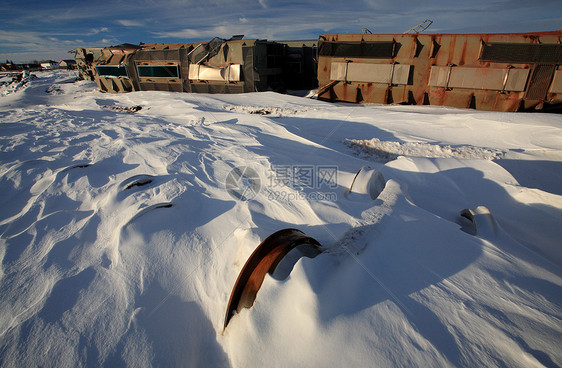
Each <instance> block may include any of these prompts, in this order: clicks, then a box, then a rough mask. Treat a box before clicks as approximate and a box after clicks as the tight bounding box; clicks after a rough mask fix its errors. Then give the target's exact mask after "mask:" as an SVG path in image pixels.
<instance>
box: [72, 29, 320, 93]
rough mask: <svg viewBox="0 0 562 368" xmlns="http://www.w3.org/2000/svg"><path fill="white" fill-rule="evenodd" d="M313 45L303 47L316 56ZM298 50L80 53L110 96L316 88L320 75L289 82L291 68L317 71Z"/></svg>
mask: <svg viewBox="0 0 562 368" xmlns="http://www.w3.org/2000/svg"><path fill="white" fill-rule="evenodd" d="M313 47H315V42H313V43H310V42H306V41H305V42H304V43H303V44H302V45H301V46H300V48H301V49H302V50H305V49H306V50H307V52H308V54H311V55H312V54H313V51H308V49H309V48H310V49H311V50H312V48H313ZM298 50H299V47H297V46H296V45H293V44H292V45H289V44H286V43H281V42H271V41H266V40H243V39H242V38H241V37H234V38H232V39H230V40H224V39H220V38H214V39H213V40H211V41H210V42H203V43H183V44H140V45H129V44H126V45H120V46H114V47H105V48H103V49H102V50H101V54H102V55H101V56H99V55H98V56H97V57H96V55H88V53H87V50H84V51H80V52H75V54H76V55H77V57H78V56H80V57H81V58H82V59H84V60H89V61H86V62H84V63H82V64H83V65H85V68H86V70H87V71H86V72H85V73H84V74H85V75H89V74H91V75H92V76H93V80H95V81H96V83H97V84H98V86H99V88H100V89H101V90H102V91H105V92H113V93H119V92H132V91H152V90H156V91H173V92H199V93H243V92H255V91H266V90H274V91H284V90H285V89H301V88H304V89H305V88H308V89H311V88H314V87H315V83H316V75H315V74H314V76H312V77H310V76H308V75H307V76H306V78H304V77H303V78H300V79H298V80H297V81H294V80H292V79H290V78H287V74H289V73H291V70H299V71H301V73H309V72H311V70H312V71H314V72H315V71H316V67H315V66H314V68H312V69H311V68H310V65H309V64H308V63H307V60H304V59H303V58H300V59H299V58H295V57H294V56H295V55H298V54H299V52H298ZM95 51H97V53H98V54H99V50H95ZM302 52H303V53H304V51H302ZM314 52H315V49H314ZM82 53H84V54H85V56H82ZM295 64H298V65H295ZM295 87H296V88H295Z"/></svg>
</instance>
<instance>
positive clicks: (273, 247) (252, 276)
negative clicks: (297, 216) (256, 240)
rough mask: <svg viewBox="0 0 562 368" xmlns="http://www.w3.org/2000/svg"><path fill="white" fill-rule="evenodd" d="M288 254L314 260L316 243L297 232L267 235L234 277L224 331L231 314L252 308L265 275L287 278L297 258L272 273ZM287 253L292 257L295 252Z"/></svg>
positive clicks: (316, 251) (288, 230)
mask: <svg viewBox="0 0 562 368" xmlns="http://www.w3.org/2000/svg"><path fill="white" fill-rule="evenodd" d="M292 250H295V251H298V253H300V254H301V255H302V256H305V257H308V258H314V257H316V256H317V255H318V254H320V253H321V252H322V250H321V245H320V243H318V242H317V241H316V240H315V239H314V238H311V237H309V236H307V235H305V234H304V233H303V232H302V231H300V230H297V229H284V230H280V231H277V232H276V233H274V234H272V235H270V236H269V237H268V238H267V239H265V240H264V241H263V242H262V243H261V244H260V245H259V246H258V247H257V248H256V249H255V250H254V252H253V253H252V255H251V256H250V258H248V260H247V261H246V264H245V265H244V267H242V271H240V274H239V275H238V279H237V280H236V283H235V284H234V288H233V289H232V293H231V294H230V300H229V301H228V306H227V308H226V315H225V317H224V328H226V326H227V325H228V322H229V321H230V319H231V318H232V316H233V315H234V311H236V312H240V310H241V309H242V308H250V307H252V305H254V300H255V299H256V295H257V293H258V290H259V289H260V287H261V284H262V283H263V280H264V278H265V274H266V273H269V274H271V275H273V274H274V273H276V274H277V277H279V276H283V277H286V276H288V273H289V272H290V271H291V270H292V267H293V265H294V263H296V261H298V259H299V258H300V257H298V258H295V257H287V258H292V260H290V261H291V262H289V263H291V264H288V265H287V264H283V267H281V266H280V267H279V268H283V270H281V271H279V270H277V271H278V272H275V271H276V269H277V268H278V266H279V264H280V262H281V261H282V260H283V258H284V257H285V256H286V255H287V254H288V253H289V252H291V251H292ZM291 253H292V254H293V255H294V254H295V252H291ZM283 263H286V262H283Z"/></svg>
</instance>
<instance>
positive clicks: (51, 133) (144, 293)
mask: <svg viewBox="0 0 562 368" xmlns="http://www.w3.org/2000/svg"><path fill="white" fill-rule="evenodd" d="M35 74H36V76H37V78H36V79H33V78H28V79H27V82H26V83H24V84H21V83H16V84H11V83H6V84H4V85H2V86H1V87H0V89H1V91H0V92H1V95H2V96H1V97H0V116H1V119H0V129H1V134H0V147H1V152H2V153H1V156H0V157H1V160H0V191H1V192H2V196H1V197H0V208H1V210H0V234H1V235H0V259H1V260H2V261H1V267H0V294H1V295H2V298H1V300H0V365H1V366H3V367H16V366H43V367H49V366H57V367H76V366H112V367H113V366H135V367H138V366H201V367H220V366H225V367H229V366H232V367H263V366H278V367H288V366H305V367H326V366H346V367H352V366H356V367H372V366H434V367H435V366H466V367H473V366H510V367H542V366H546V367H554V366H560V365H562V351H561V350H560V344H561V343H562V250H561V249H560V247H561V243H560V239H561V238H562V228H561V226H560V224H561V220H562V117H561V116H560V115H552V114H542V113H533V114H527V113H495V112H482V111H474V110H459V109H452V108H446V107H435V106H380V105H350V104H330V103H325V102H321V101H317V100H313V99H309V98H302V97H296V96H288V95H280V94H276V93H272V92H265V93H251V94H241V95H205V94H187V93H186V94H182V93H168V92H135V93H128V94H118V95H117V94H103V93H101V92H99V91H98V90H97V88H96V86H95V84H94V83H93V82H89V81H75V77H76V75H75V74H73V73H72V72H68V71H44V72H37V73H35ZM4 80H7V81H8V82H9V81H11V77H10V78H8V77H5V78H4V79H2V81H4ZM235 168H239V169H238V170H239V171H238V172H243V173H252V175H253V176H252V175H246V176H245V178H244V179H245V181H243V180H240V184H241V185H243V188H241V189H240V191H236V190H232V187H229V185H228V183H227V178H228V177H229V175H230V177H231V178H232V177H234V178H235V180H234V181H232V179H231V182H230V183H231V185H232V183H233V182H234V183H238V181H237V179H236V178H239V175H238V176H236V175H234V176H233V174H231V173H233V172H236V171H232V170H233V169H235ZM361 168H364V169H363V170H362V172H363V174H360V175H358V176H357V179H356V183H355V184H354V187H355V186H356V188H359V189H357V190H356V191H355V192H354V191H353V190H352V192H349V187H350V185H351V183H352V182H353V180H354V178H355V176H356V174H357V172H358V171H359V170H360V169H361ZM369 178H376V182H373V183H370V182H369V180H371V179H369ZM308 179H312V180H311V181H310V182H309V181H308ZM373 180H375V179H373ZM370 186H371V187H373V186H374V187H376V188H375V189H368V188H370ZM241 193H242V194H243V195H242V194H241ZM240 198H242V199H247V200H241V199H240ZM463 209H472V210H473V211H472V213H473V214H475V223H476V231H475V234H474V232H472V234H471V233H470V231H463V230H462V229H465V230H466V225H467V221H468V220H467V219H465V218H463V217H461V216H460V212H461V211H462V210H463ZM488 211H489V212H488ZM283 228H298V229H300V230H302V231H304V232H305V233H306V234H307V235H309V236H312V237H314V238H315V239H317V240H318V241H319V242H320V243H321V244H322V245H323V247H324V248H325V252H324V253H323V254H321V255H319V256H318V257H316V258H314V259H308V258H303V259H301V260H300V261H299V262H298V263H297V264H296V265H295V267H294V269H293V271H292V273H291V274H290V276H289V277H288V278H287V279H286V280H281V281H278V280H275V279H273V278H271V277H269V276H266V279H265V280H264V283H263V285H262V288H261V289H260V291H259V293H258V295H257V298H256V301H255V304H254V306H253V307H252V308H251V309H244V310H242V311H241V312H240V313H239V314H238V315H236V316H234V317H233V318H232V320H231V321H230V323H229V325H228V327H227V328H226V329H225V330H223V323H224V320H223V318H224V313H225V310H226V304H227V302H228V298H229V296H230V292H231V290H232V287H233V285H234V282H235V280H236V277H237V276H238V273H239V272H240V270H241V268H242V266H243V265H244V263H245V261H246V259H247V258H248V256H249V255H250V254H251V253H252V251H253V250H254V249H255V247H256V246H257V245H258V244H259V243H260V242H261V241H262V240H263V239H265V238H266V237H267V236H268V235H270V234H272V233H273V232H275V231H277V230H280V229H283Z"/></svg>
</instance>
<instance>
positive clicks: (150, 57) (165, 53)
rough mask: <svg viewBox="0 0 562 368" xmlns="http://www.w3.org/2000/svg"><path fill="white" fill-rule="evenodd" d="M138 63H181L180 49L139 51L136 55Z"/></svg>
mask: <svg viewBox="0 0 562 368" xmlns="http://www.w3.org/2000/svg"><path fill="white" fill-rule="evenodd" d="M135 60H136V61H141V60H142V61H166V62H168V61H172V60H174V61H179V60H180V49H175V50H138V51H137V52H136V53H135Z"/></svg>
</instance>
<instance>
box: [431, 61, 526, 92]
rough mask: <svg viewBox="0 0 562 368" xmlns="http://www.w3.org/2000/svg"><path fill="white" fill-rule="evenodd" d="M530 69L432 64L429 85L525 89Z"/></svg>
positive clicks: (496, 89)
mask: <svg viewBox="0 0 562 368" xmlns="http://www.w3.org/2000/svg"><path fill="white" fill-rule="evenodd" d="M528 75H529V69H515V68H513V69H507V68H506V69H501V68H470V67H450V66H432V67H431V74H430V77H429V85H430V86H432V87H445V88H469V89H484V90H495V91H524V90H525V84H526V82H527V76H528Z"/></svg>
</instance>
